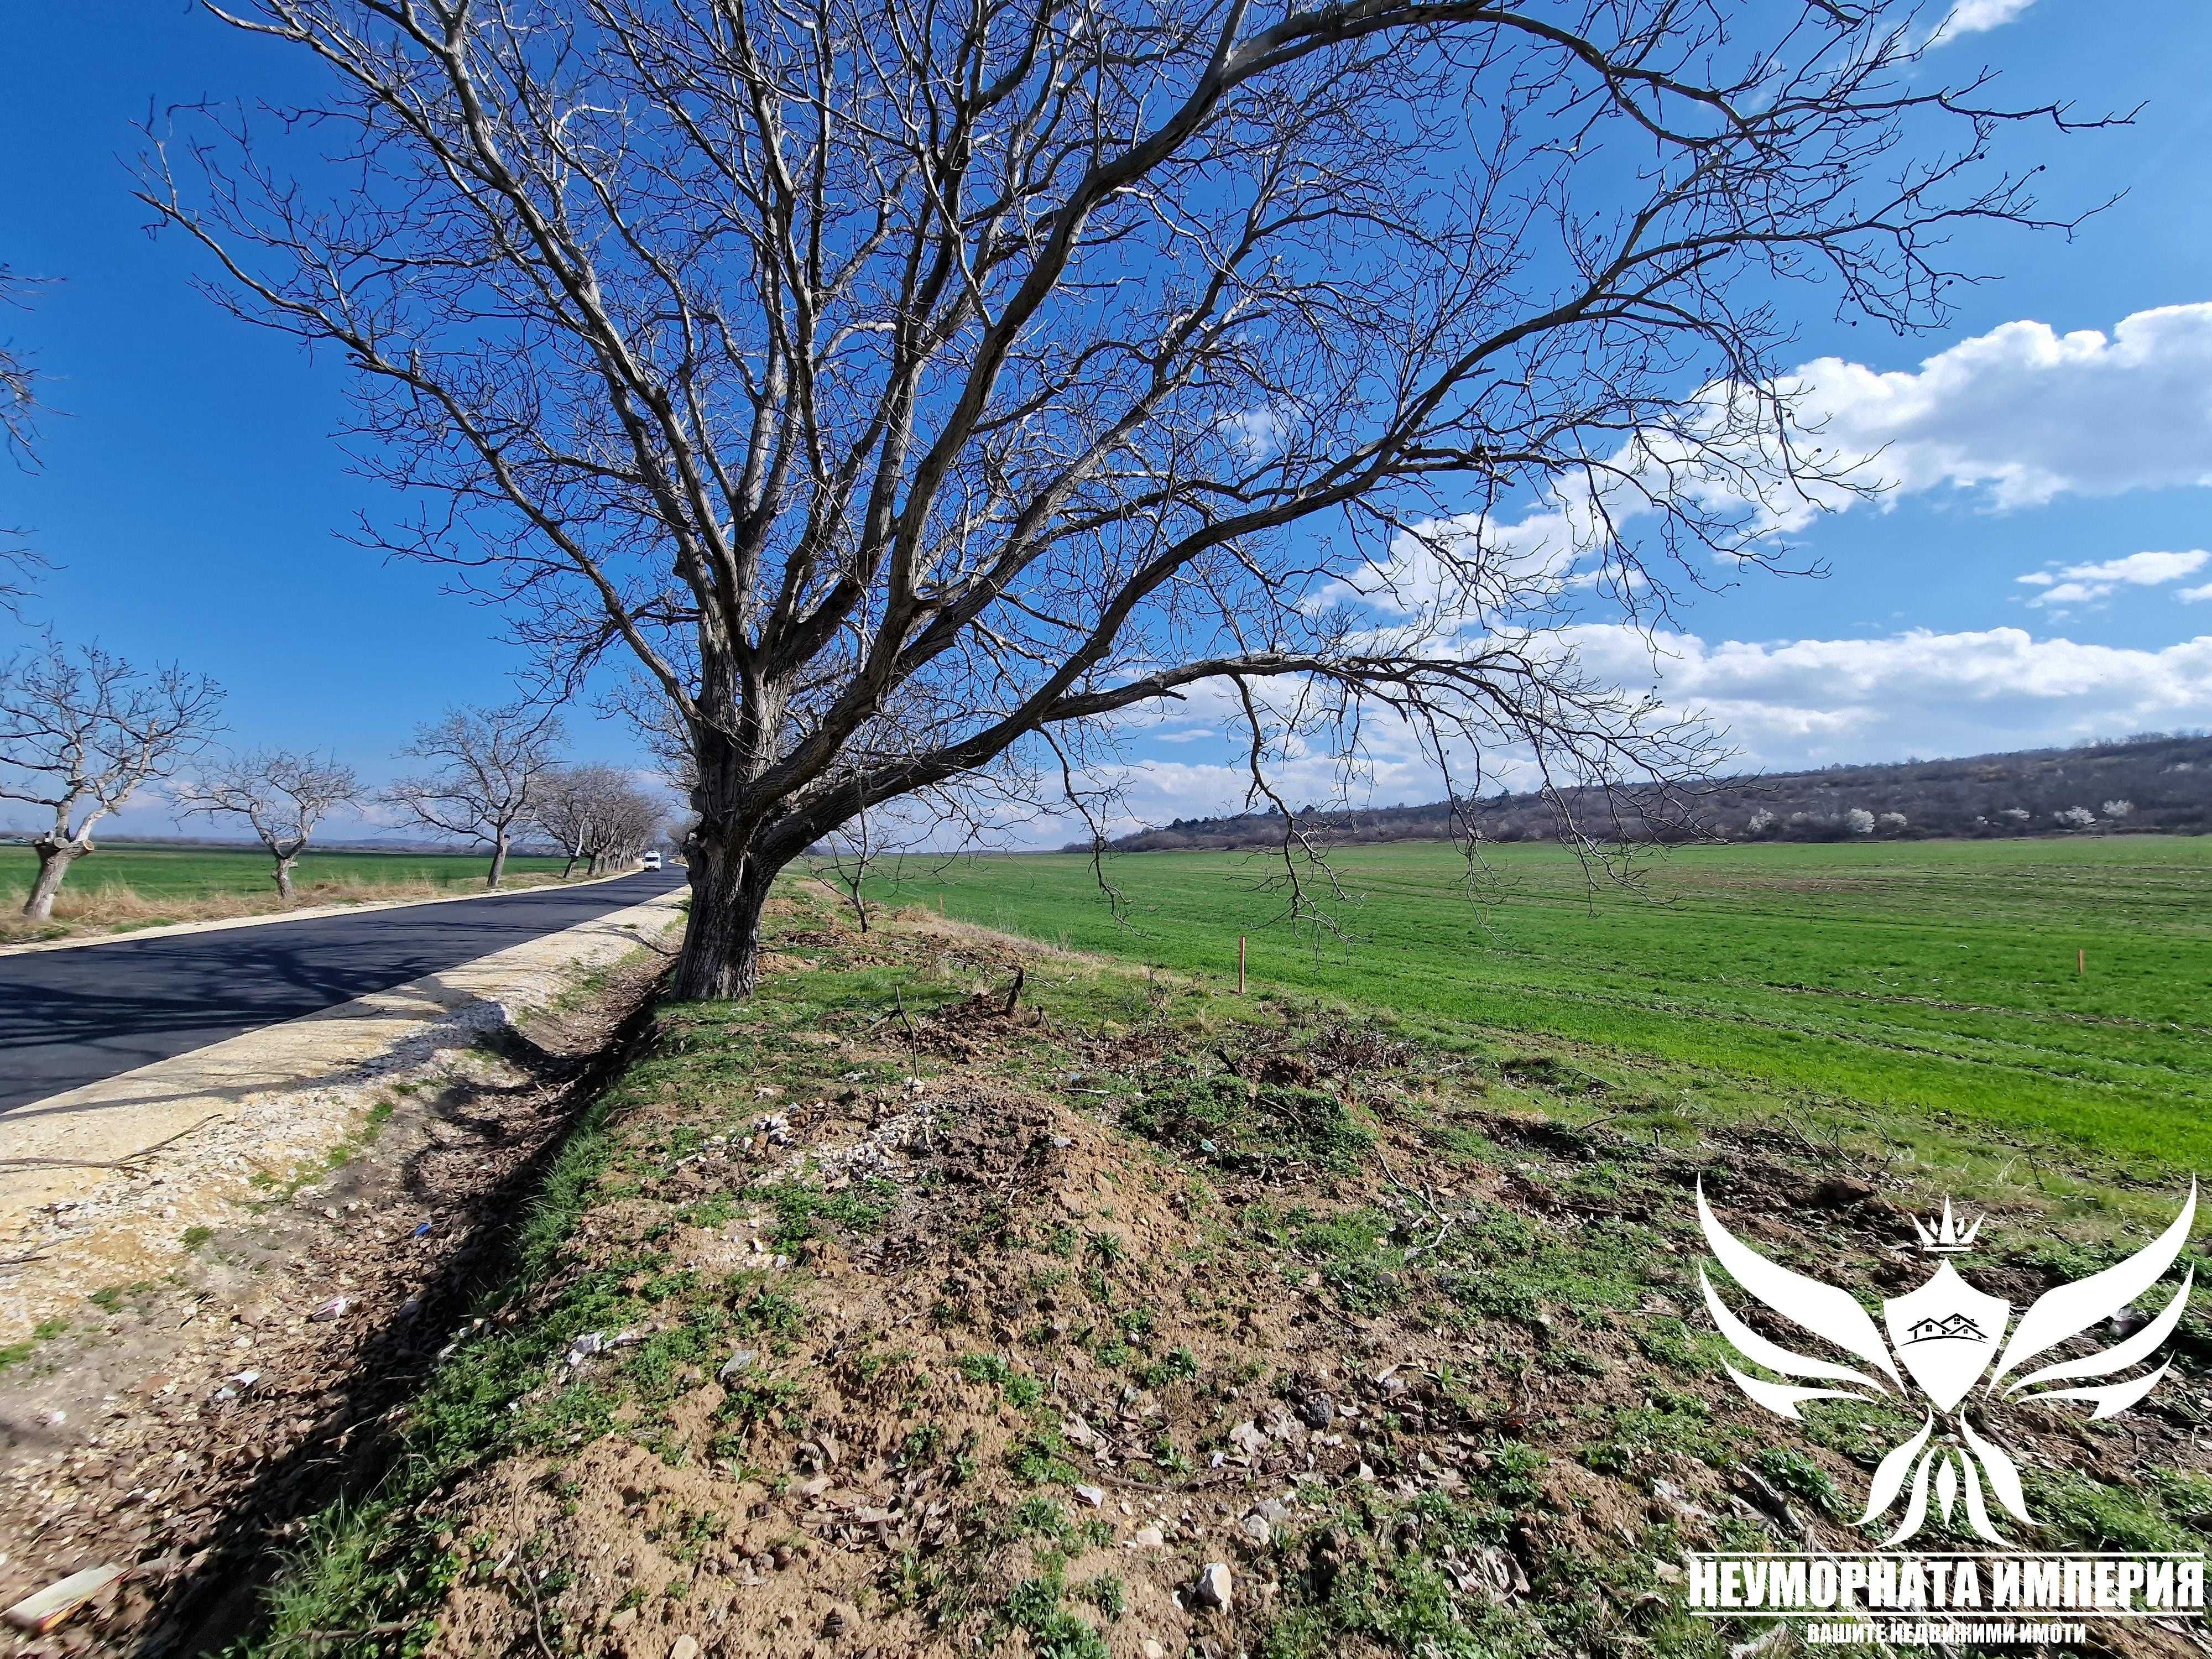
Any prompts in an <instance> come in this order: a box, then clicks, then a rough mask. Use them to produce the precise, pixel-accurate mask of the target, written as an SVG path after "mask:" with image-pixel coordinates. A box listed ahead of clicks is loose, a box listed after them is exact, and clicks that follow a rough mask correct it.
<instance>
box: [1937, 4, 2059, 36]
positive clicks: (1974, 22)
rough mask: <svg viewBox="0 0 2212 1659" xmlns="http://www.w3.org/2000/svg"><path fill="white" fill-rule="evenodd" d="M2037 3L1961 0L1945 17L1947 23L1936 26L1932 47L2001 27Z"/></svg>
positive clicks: (1944, 20) (1943, 22)
mask: <svg viewBox="0 0 2212 1659" xmlns="http://www.w3.org/2000/svg"><path fill="white" fill-rule="evenodd" d="M2034 3H2035V0H1959V3H1958V4H1957V5H1955V6H1954V7H1952V8H1951V9H1950V10H1949V11H1948V12H1947V13H1945V14H1944V17H1943V21H1942V22H1940V23H1938V24H1937V25H1936V31H1935V33H1934V34H1933V35H1931V36H1930V37H1929V45H1931V46H1942V45H1944V44H1946V43H1947V42H1949V41H1952V40H1957V39H1958V38H1959V37H1960V35H1962V34H1979V33H1982V32H1983V31H1984V30H1985V29H1993V28H2000V27H2003V26H2004V25H2005V24H2007V23H2009V22H2011V21H2013V19H2015V17H2018V16H2019V15H2021V13H2022V12H2024V11H2026V10H2027V9H2028V8H2029V7H2030V6H2032V5H2033V4H2034Z"/></svg>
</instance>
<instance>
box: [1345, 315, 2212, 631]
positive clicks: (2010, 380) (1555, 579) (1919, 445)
mask: <svg viewBox="0 0 2212 1659" xmlns="http://www.w3.org/2000/svg"><path fill="white" fill-rule="evenodd" d="M1780 389H1781V390H1783V391H1784V392H1786V393H1787V394H1788V396H1789V398H1790V402H1791V404H1792V407H1793V416H1792V422H1793V425H1794V426H1795V427H1796V435H1797V438H1798V441H1799V442H1800V444H1801V446H1802V453H1804V454H1805V455H1807V456H1808V457H1809V458H1812V459H1817V460H1819V461H1820V464H1821V467H1822V470H1823V471H1832V472H1837V473H1844V472H1848V473H1849V474H1850V477H1852V478H1853V479H1854V481H1855V482H1856V483H1858V484H1859V485H1861V486H1863V487H1867V488H1871V489H1877V490H1880V491H1881V492H1883V493H1881V495H1879V496H1878V499H1879V500H1880V501H1881V502H1883V503H1884V504H1888V503H1892V502H1894V501H1897V500H1898V499H1899V498H1901V497H1903V496H1906V495H1923V494H1928V493H1930V492H1935V491H1939V490H1948V491H1951V492H1954V493H1955V494H1957V495H1960V496H1962V497H1965V498H1966V499H1967V500H1969V501H1972V503H1973V504H1975V505H1978V506H1982V507H1990V508H1994V509H1998V510H2007V509H2013V508H2019V507H2036V506H2040V505H2043V504H2045V503H2046V502H2049V501H2053V500H2056V499H2057V498H2058V497H2060V496H2064V495H2080V496H2106V495H2121V494H2124V493H2126V492H2128V491H2131V490H2138V489H2171V488H2178V487H2185V486H2212V303H2205V304H2196V305H2181V306H2167V307H2161V308H2160V309H2158V310H2154V311H2139V312H2136V313H2133V314H2132V315H2130V316H2128V317H2125V318H2123V319H2121V320H2120V321H2119V322H2118V324H2117V325H2114V327H2113V329H2112V332H2111V333H2110V334H2109V335H2107V334H2105V333H2102V332H2100V331H2097V330H2094V329H2084V330H2080V331H2075V332H2073V333H2069V334H2060V333H2058V332H2057V331H2056V330H2054V329H2053V328H2051V325H2049V324H2047V323H2040V322H2033V321H2021V322H2010V323H2005V324H2002V325H1999V326H1998V327H1996V328H1993V329H1991V330H1990V331H1988V332H1987V333H1985V334H1978V335H1974V336H1972V337H1970V338H1967V339H1964V340H1961V341H1960V342H1958V343H1956V344H1954V345H1951V346H1948V347H1947V348H1946V349H1943V350H1942V351H1939V352H1937V353H1936V354H1935V355H1934V356H1930V357H1928V358H1926V359H1924V360H1923V362H1921V363H1920V365H1919V367H1918V368H1913V369H1897V370H1889V371H1883V370H1879V369H1875V368H1870V367H1869V366H1868V365H1866V364H1864V363H1856V362H1848V361H1846V360H1845V359H1844V358H1841V357H1820V358H1815V359H1814V361H1812V362H1808V363H1805V364H1803V365H1802V366H1801V367H1800V368H1796V369H1795V370H1793V371H1791V372H1790V374H1788V375H1786V376H1784V380H1783V382H1782V386H1781V388H1780ZM1707 397H1708V400H1709V401H1710V402H1711V405H1712V408H1713V410H1714V420H1715V422H1716V423H1719V424H1724V423H1725V422H1726V421H1727V419H1728V415H1727V400H1726V398H1724V397H1723V395H1722V394H1721V393H1720V392H1717V391H1712V392H1708V394H1707ZM1762 449H1763V446H1762V445H1761V444H1759V442H1757V441H1753V440H1750V439H1747V440H1745V441H1744V442H1743V444H1742V446H1741V450H1740V453H1736V455H1735V459H1736V460H1737V461H1738V462H1740V463H1741V465H1742V467H1743V468H1744V469H1745V471H1737V470H1735V469H1734V468H1731V467H1729V466H1728V465H1717V466H1709V467H1707V468H1705V470H1704V471H1703V472H1702V474H1701V472H1700V470H1699V468H1698V467H1697V466H1695V465H1690V464H1689V463H1688V459H1687V458H1686V457H1685V456H1684V455H1683V453H1681V445H1680V441H1679V440H1671V439H1670V440H1660V439H1652V438H1647V439H1645V440H1644V441H1640V442H1639V443H1638V444H1636V445H1630V446H1624V447H1622V448H1621V449H1620V451H1619V452H1618V453H1616V454H1615V455H1614V456H1613V463H1614V465H1615V466H1616V467H1617V468H1618V469H1620V472H1621V473H1622V474H1624V475H1626V474H1633V475H1635V476H1637V477H1641V478H1643V479H1644V480H1645V481H1646V483H1647V486H1648V487H1649V488H1650V489H1652V490H1653V491H1654V492H1655V493H1656V494H1660V495H1665V494H1668V493H1672V494H1674V495H1677V496H1681V497H1686V498H1692V499H1694V500H1696V501H1699V502H1700V503H1701V504H1702V505H1704V506H1705V507H1711V508H1712V509H1714V510H1715V511H1717V512H1718V513H1723V514H1725V513H1728V512H1729V509H1730V508H1731V507H1751V508H1752V511H1751V512H1750V513H1749V514H1748V515H1747V516H1748V518H1749V519H1750V520H1751V522H1752V525H1753V527H1754V528H1759V529H1766V530H1780V531H1784V532H1795V531H1800V530H1802V529H1803V528H1804V527H1805V526H1807V525H1808V524H1809V523H1811V522H1812V521H1813V520H1814V519H1815V518H1816V517H1817V516H1818V513H1819V512H1820V509H1822V508H1826V509H1829V510H1834V511H1845V510H1849V509H1850V508H1851V507H1854V506H1856V505H1857V504H1859V503H1860V502H1861V501H1863V499H1864V498H1863V496H1861V495H1858V494H1857V493H1855V492H1854V491H1853V490H1850V489H1842V488H1838V487H1837V486H1835V485H1833V484H1830V483H1820V482H1812V483H1801V482H1792V481H1790V480H1786V479H1784V478H1782V477H1779V476H1778V471H1779V470H1778V468H1776V467H1774V466H1773V465H1771V457H1765V456H1764V455H1763V453H1762ZM1751 473H1762V474H1765V475H1767V479H1768V481H1767V482H1765V483H1762V484H1761V485H1760V486H1759V488H1760V489H1761V491H1762V494H1763V495H1764V497H1765V498H1764V499H1762V500H1760V501H1757V502H1747V501H1745V499H1744V497H1743V495H1742V493H1741V492H1742V491H1743V490H1744V489H1746V488H1747V487H1749V483H1750V480H1749V477H1748V474H1751ZM1600 507H1602V508H1603V511H1602V513H1601V512H1600V511H1599V510H1598V509H1599V508H1600ZM1654 511H1655V509H1654V508H1653V507H1652V506H1651V504H1650V501H1647V500H1645V499H1644V497H1643V496H1642V495H1640V494H1639V493H1638V491H1637V490H1636V489H1632V488H1631V487H1630V486H1629V485H1628V484H1626V483H1625V482H1622V480H1621V479H1620V477H1616V478H1615V480H1614V481H1613V483H1612V484H1610V485H1609V486H1607V489H1606V491H1605V494H1604V497H1603V500H1602V501H1598V500H1596V499H1594V498H1593V497H1592V496H1591V495H1590V493H1589V486H1587V485H1586V484H1583V483H1580V482H1578V481H1574V480H1563V481H1561V482H1560V483H1559V484H1558V485H1557V486H1555V488H1554V489H1553V490H1552V492H1551V493H1550V495H1548V496H1547V497H1546V498H1545V499H1542V500H1540V501H1535V502H1534V503H1530V504H1528V506H1527V507H1526V508H1525V510H1524V511H1522V513H1521V515H1520V516H1519V517H1518V518H1517V519H1508V518H1504V517H1499V516H1496V515H1492V516H1490V517H1488V518H1486V517H1485V516H1484V515H1482V514H1479V513H1468V514H1464V515H1462V516H1460V517H1457V518H1451V519H1444V520H1435V521H1432V522H1431V523H1429V524H1427V525H1424V526H1419V530H1420V532H1422V533H1423V534H1425V535H1426V536H1429V537H1431V538H1436V539H1437V541H1438V542H1440V543H1441V544H1442V548H1441V550H1442V551H1443V552H1444V553H1446V554H1448V555H1449V557H1441V558H1440V557H1439V556H1438V552H1439V548H1437V547H1435V546H1431V545H1425V544H1424V543H1423V541H1422V539H1421V538H1420V536H1419V535H1401V536H1400V537H1398V538H1395V540H1394V542H1393V544H1392V546H1391V548H1390V550H1389V554H1388V556H1386V557H1385V558H1384V559H1383V561H1381V562H1377V563H1375V564H1372V565H1370V566H1369V567H1368V568H1366V570H1364V572H1362V573H1360V574H1358V575H1357V576H1355V577H1354V578H1352V580H1348V581H1346V582H1340V583H1334V584H1331V585H1330V586H1329V587H1328V589H1327V590H1326V591H1325V592H1323V593H1322V596H1321V597H1322V599H1324V600H1329V599H1348V598H1352V597H1354V596H1355V595H1356V596H1358V597H1360V598H1364V599H1365V600H1366V601H1367V602H1368V603H1370V604H1371V605H1374V606H1375V607H1376V610H1378V611H1381V612H1383V614H1385V615H1387V616H1394V617H1401V618H1402V617H1410V616H1413V615H1414V614H1416V613H1419V614H1423V615H1425V616H1426V617H1429V618H1431V621H1432V623H1433V624H1434V625H1435V627H1436V628H1437V631H1438V632H1440V633H1443V632H1449V631H1450V629H1451V627H1452V626H1453V624H1455V623H1458V622H1462V621H1467V620H1471V619H1476V618H1482V617H1490V616H1495V615H1497V614H1498V613H1499V612H1501V611H1511V610H1513V609H1515V608H1516V607H1518V608H1527V607H1528V606H1530V605H1545V604H1548V603H1551V602H1553V601H1554V600H1556V599H1559V598H1560V597H1562V596H1564V595H1565V592H1567V591H1568V590H1570V589H1571V588H1574V587H1578V586H1590V585H1593V584H1594V583H1595V580H1596V576H1595V573H1594V572H1593V571H1592V570H1591V569H1590V568H1589V562H1590V561H1589V556H1590V555H1591V554H1592V553H1593V552H1594V551H1595V550H1596V549H1597V548H1598V547H1599V546H1600V545H1601V544H1602V543H1603V541H1604V539H1605V532H1607V530H1608V529H1619V530H1622V531H1623V532H1625V533H1626V534H1628V535H1630V536H1631V537H1633V535H1634V533H1635V532H1634V529H1633V525H1634V522H1635V521H1636V520H1641V519H1648V518H1649V517H1650V514H1651V513H1653V512H1654ZM2187 556H2188V555H2185V554H2182V555H2160V556H2158V557H2187ZM2142 557H2150V556H2142ZM2116 562H2124V561H2116ZM2057 580H2059V579H2058V578H2054V591H2053V592H2050V593H2046V594H2045V596H2043V598H2042V599H2041V600H2040V601H2039V602H2040V603H2042V604H2045V605H2063V604H2069V603H2072V604H2079V603H2082V602H2084V601H2085V600H2086V599H2093V598H2095V597H2099V596H2098V595H2096V594H2094V593H2093V592H2089V591H2087V588H2086V587H2082V588H2075V589H2071V590H2069V591H2068V592H2065V593H2063V594H2060V593H2058V592H2056V591H2055V585H2056V582H2057ZM2081 580H2083V581H2085V582H2089V583H2094V582H2096V581H2103V582H2105V583H2106V586H2107V587H2108V588H2109V586H2111V585H2112V583H2113V582H2118V581H2127V582H2132V581H2136V580H2139V579H2138V578H2136V577H2135V576H2132V575H2120V576H2115V577H2105V578H2082V579H2081ZM2161 580H2163V579H2161Z"/></svg>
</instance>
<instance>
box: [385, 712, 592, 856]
mask: <svg viewBox="0 0 2212 1659" xmlns="http://www.w3.org/2000/svg"><path fill="white" fill-rule="evenodd" d="M561 738H562V732H561V726H560V722H559V721H557V720H555V719H554V718H553V717H552V716H551V715H550V714H547V713H546V712H545V711H544V710H543V709H540V708H532V707H530V706H529V705H527V704H523V703H514V704H510V705H508V706H507V707H506V708H449V709H447V711H446V713H445V714H444V715H443V716H441V718H440V719H438V720H434V721H432V722H431V723H430V724H428V725H427V726H419V727H417V728H416V733H415V741H414V742H413V743H411V744H409V745H408V746H407V747H406V748H405V749H404V750H401V751H400V752H401V753H402V754H403V755H404V756H406V757H410V758H411V759H415V760H419V761H423V762H427V763H428V770H426V771H424V772H422V773H420V774H417V775H414V776H410V777H404V778H401V779H398V781H395V782H394V783H392V786H391V787H389V788H387V789H386V790H385V791H384V793H383V796H382V799H383V800H384V802H385V803H386V805H390V806H392V807H393V808H396V809H397V810H398V811H399V812H400V813H401V815H402V816H404V817H405V818H406V819H408V820H409V821H410V822H411V823H419V824H421V825H422V826H423V827H424V828H425V829H435V830H436V831H438V832H439V833H440V834H441V835H447V836H453V837H455V838H456V839H459V840H464V841H472V842H489V843H490V846H491V849H492V850H491V870H490V872H489V874H487V875H486V876H485V878H484V885H485V886H486V887H488V888H495V887H497V886H498V885H499V884H500V882H501V879H502V878H504V877H505V876H506V874H507V849H508V848H510V847H511V846H512V845H513V841H514V830H515V826H516V825H518V824H520V823H527V822H529V821H530V818H531V813H532V808H533V807H534V806H535V805H536V804H537V799H538V789H539V788H540V787H543V785H544V780H545V778H546V776H547V775H548V774H550V772H552V771H553V769H555V768H556V766H558V765H559V764H560V758H559V755H558V752H557V751H558V750H559V747H560V743H561Z"/></svg>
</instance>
